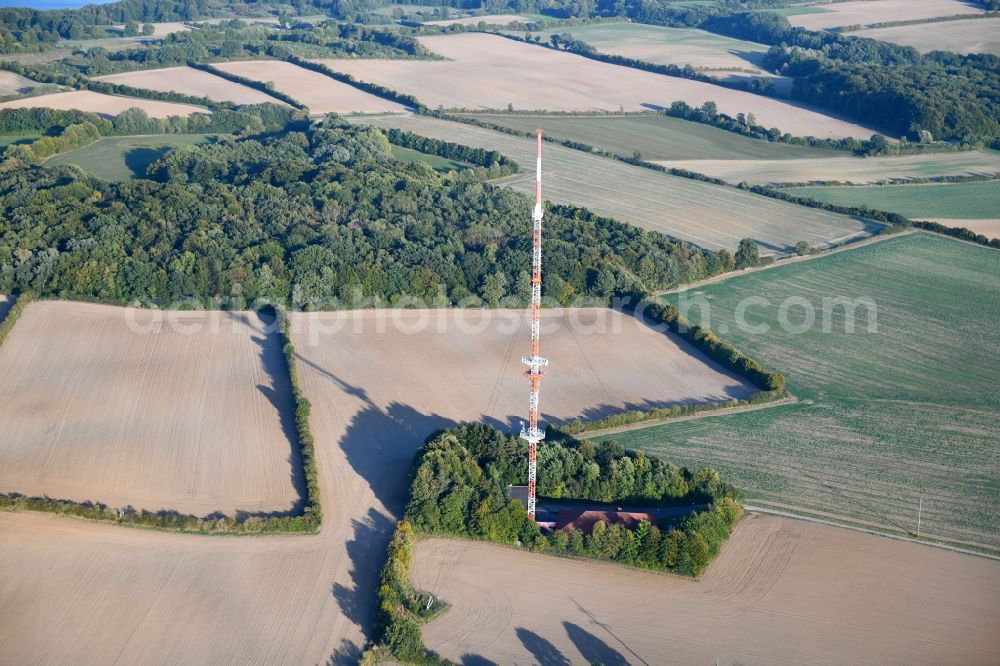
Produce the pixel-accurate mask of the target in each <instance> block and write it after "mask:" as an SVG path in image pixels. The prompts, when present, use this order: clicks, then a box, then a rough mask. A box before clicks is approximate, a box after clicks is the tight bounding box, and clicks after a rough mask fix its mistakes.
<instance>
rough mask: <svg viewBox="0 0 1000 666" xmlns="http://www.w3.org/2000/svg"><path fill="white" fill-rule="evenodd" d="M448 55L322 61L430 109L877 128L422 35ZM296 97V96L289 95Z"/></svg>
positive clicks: (658, 79)
mask: <svg viewBox="0 0 1000 666" xmlns="http://www.w3.org/2000/svg"><path fill="white" fill-rule="evenodd" d="M420 42H421V43H422V44H423V45H424V46H425V47H427V48H428V49H429V50H430V51H432V52H434V53H437V54H440V55H442V56H444V57H445V58H447V60H443V61H436V60H323V61H322V62H323V63H324V64H325V65H327V66H328V67H330V68H332V69H334V70H336V71H339V72H344V73H347V74H353V75H354V76H355V78H357V79H360V80H362V81H368V82H371V83H378V84H381V85H384V86H387V87H389V88H392V89H394V90H398V91H400V92H404V93H409V94H411V95H414V96H415V97H416V98H417V99H418V100H420V101H421V102H423V103H424V104H426V105H427V106H429V107H431V108H436V107H438V106H444V107H445V108H447V109H458V110H463V109H464V110H479V109H484V110H502V109H506V108H508V104H510V105H512V106H513V107H514V108H515V109H517V110H518V111H534V110H547V111H619V110H625V111H644V110H649V109H656V108H666V107H669V106H670V105H671V104H672V103H673V102H675V101H678V100H683V101H685V102H687V103H688V104H690V105H692V106H701V105H702V104H704V103H705V102H708V101H712V102H715V103H716V104H717V106H718V109H719V111H720V112H722V113H726V114H729V115H731V116H736V114H737V113H753V114H754V115H755V116H756V117H757V121H758V122H759V123H760V124H761V125H765V126H767V127H777V128H779V129H780V130H781V131H782V132H789V133H791V134H794V135H796V136H810V135H811V136H817V137H833V138H843V137H857V138H863V139H867V138H869V137H871V135H872V134H874V133H875V131H874V130H873V129H871V128H867V127H863V126H861V125H857V124H855V123H851V122H847V121H845V120H839V119H837V118H833V117H831V116H829V115H826V114H824V113H821V112H819V111H813V110H810V109H808V108H806V107H803V106H800V105H797V104H793V103H790V102H786V101H782V100H777V99H773V98H771V97H764V96H762V95H754V94H752V93H748V92H744V91H742V90H733V89H731V88H724V87H721V86H717V85H713V84H711V83H704V82H702V81H693V80H691V79H683V78H679V77H674V76H664V75H662V74H653V73H651V72H646V71H642V70H638V69H634V68H632V67H623V66H619V65H611V64H608V63H604V62H598V61H596V60H592V59H590V58H585V57H583V56H579V55H576V54H573V53H568V52H566V51H556V50H553V49H550V48H546V47H543V46H538V45H534V44H525V43H523V42H518V41H514V40H512V39H508V38H506V37H501V36H499V35H488V34H483V33H463V34H454V35H437V36H433V37H421V38H420ZM293 96H294V94H293Z"/></svg>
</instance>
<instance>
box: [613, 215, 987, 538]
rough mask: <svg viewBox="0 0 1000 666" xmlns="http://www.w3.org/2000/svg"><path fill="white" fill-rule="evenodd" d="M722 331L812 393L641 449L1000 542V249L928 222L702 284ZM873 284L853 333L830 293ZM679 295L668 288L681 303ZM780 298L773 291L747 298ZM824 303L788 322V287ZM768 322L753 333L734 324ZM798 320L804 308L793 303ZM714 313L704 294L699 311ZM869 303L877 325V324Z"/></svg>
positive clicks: (751, 486) (675, 431)
mask: <svg viewBox="0 0 1000 666" xmlns="http://www.w3.org/2000/svg"><path fill="white" fill-rule="evenodd" d="M696 296H700V297H703V298H704V300H705V302H707V303H709V304H710V317H709V323H710V324H711V326H712V328H713V329H715V330H716V331H717V332H718V333H719V334H720V336H721V337H723V338H725V339H727V340H730V341H732V342H733V343H734V344H735V345H736V346H738V347H739V348H741V349H743V350H744V351H746V352H748V353H750V354H752V355H753V356H755V357H757V358H759V359H760V360H761V361H763V362H764V363H765V364H766V365H767V366H768V367H769V368H773V369H775V370H778V371H780V372H783V373H785V375H786V377H787V378H788V383H789V389H790V390H791V391H792V392H793V393H794V394H795V395H796V396H797V397H798V398H799V399H800V400H801V401H800V402H799V403H797V404H792V405H784V406H779V407H774V408H770V409H764V410H760V411H755V412H747V413H744V414H734V415H728V416H718V417H706V418H702V419H696V420H691V421H684V422H679V423H675V424H667V425H660V426H654V427H650V428H645V429H641V430H635V431H631V432H627V433H622V434H620V435H617V436H615V438H616V439H617V440H618V441H620V442H621V443H623V444H624V445H625V446H627V447H630V448H637V449H643V450H646V451H649V452H651V453H656V454H658V455H663V456H664V457H665V458H667V459H668V460H672V461H675V462H678V463H680V464H684V465H688V466H703V465H710V466H713V467H717V468H718V469H719V471H720V472H721V473H722V474H723V475H724V476H725V478H728V479H730V480H731V481H732V482H733V483H735V484H737V485H738V486H740V487H741V488H743V489H744V490H745V491H746V493H747V496H748V497H749V498H750V499H751V500H756V501H759V502H763V503H767V502H769V503H772V504H774V505H784V506H791V507H795V508H799V509H802V510H806V511H809V512H823V513H829V514H833V515H835V516H840V517H844V518H847V519H849V520H852V521H864V522H869V523H872V524H875V525H878V526H880V527H882V528H884V529H888V530H894V531H901V532H914V531H915V530H916V523H917V508H918V502H919V501H920V498H921V497H922V498H923V522H922V532H923V534H925V535H932V536H936V537H940V538H945V539H949V540H955V541H963V542H968V543H978V544H983V545H985V546H987V547H989V548H992V549H994V550H998V549H1000V447H998V446H997V442H1000V364H998V363H997V360H996V358H995V355H996V354H997V352H998V350H1000V252H998V251H996V250H991V249H988V248H983V247H978V246H973V245H970V244H966V243H961V242H959V241H955V240H951V239H947V238H943V237H940V236H935V235H931V234H926V233H917V234H912V235H907V236H904V237H898V238H891V239H888V240H885V241H881V242H877V243H872V244H869V245H866V246H864V247H860V248H857V249H853V250H847V251H843V252H840V253H836V254H831V255H826V256H822V257H819V258H816V259H812V260H809V261H804V262H798V263H794V264H790V265H786V266H782V267H778V268H774V269H769V270H764V271H759V272H755V273H750V274H747V275H741V276H736V277H733V278H731V279H728V280H725V281H722V282H718V283H715V284H711V285H706V286H704V287H701V288H698V289H696V290H693V291H692V292H691V293H689V294H688V295H687V298H688V299H691V298H694V297H696ZM841 296H844V297H847V298H849V299H858V298H867V299H870V300H871V301H873V302H874V303H875V306H876V312H877V314H874V315H872V314H869V313H868V312H867V310H866V309H865V308H863V307H862V308H859V309H858V311H857V314H858V315H859V316H858V317H857V318H856V329H855V332H854V333H847V332H845V321H844V320H845V317H844V312H843V308H839V309H837V310H836V311H835V313H834V314H833V316H831V317H830V324H831V325H830V327H829V328H828V332H823V316H822V314H821V312H822V299H823V298H837V297H841ZM679 297H680V296H679V295H678V294H672V295H671V296H669V297H668V298H669V300H670V301H672V302H675V303H676V302H677V301H678V299H679ZM748 297H759V298H766V299H768V300H769V304H768V305H764V304H760V303H755V302H749V303H747V302H746V301H744V299H746V298H748ZM789 298H797V299H805V301H803V302H806V301H807V302H808V303H810V304H812V306H813V307H814V308H815V312H816V323H815V325H814V326H812V327H811V328H809V329H808V330H807V332H804V333H801V334H794V333H793V332H786V331H784V330H782V329H781V328H779V326H778V322H779V318H778V312H779V308H780V307H781V305H780V304H781V303H782V302H784V301H785V299H789ZM741 302H744V303H745V304H747V305H749V307H748V308H747V309H746V316H745V321H746V322H747V323H748V324H750V325H752V326H757V325H761V324H767V325H768V326H770V327H771V331H770V332H767V333H758V334H754V333H752V332H749V331H747V330H745V329H742V328H741V327H738V326H737V325H736V321H737V320H736V318H735V314H734V313H735V312H736V308H737V306H738V304H740V303H741ZM792 305H793V306H792V307H791V309H790V314H789V316H788V319H789V320H790V322H791V323H792V324H801V323H802V322H803V320H804V316H805V315H804V308H803V307H802V306H801V305H797V304H795V303H794V302H792ZM688 314H689V317H690V318H691V319H693V320H695V321H699V320H702V319H703V316H702V315H703V314H704V312H702V311H701V310H700V309H699V308H698V307H693V308H692V309H691V310H689V313H688ZM869 318H871V319H874V320H876V321H877V332H869V328H868V322H869Z"/></svg>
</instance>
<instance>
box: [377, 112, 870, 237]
mask: <svg viewBox="0 0 1000 666" xmlns="http://www.w3.org/2000/svg"><path fill="white" fill-rule="evenodd" d="M357 122H359V123H373V124H375V125H377V126H379V127H398V128H400V129H404V130H409V131H411V132H416V133H417V134H421V135H423V136H429V137H433V138H436V139H444V140H446V141H453V142H456V143H461V144H465V145H469V146H476V147H481V148H487V149H490V150H498V151H500V152H501V153H503V154H504V155H508V156H510V157H512V158H514V160H515V161H517V162H518V164H520V166H521V173H519V174H518V175H517V176H515V177H513V178H509V179H506V180H503V181H500V182H501V183H502V184H504V185H506V186H509V187H512V188H514V189H516V190H520V191H522V192H527V193H531V194H533V193H534V189H535V181H534V172H533V170H532V169H531V165H532V164H533V163H534V160H535V142H534V141H533V140H532V139H528V138H523V137H517V136H512V135H509V134H503V133H501V132H494V131H493V130H488V129H483V128H480V127H475V126H472V125H466V124H464V123H458V122H451V121H447V120H438V119H436V118H430V117H426V116H404V115H395V116H381V117H373V118H362V119H358V121H357ZM539 125H540V126H541V127H542V128H543V129H544V127H545V119H544V118H542V119H539ZM543 169H544V175H543V181H544V182H543V185H542V195H543V196H544V197H545V198H546V199H548V200H549V201H552V202H555V203H561V204H571V205H575V206H584V207H586V208H589V209H590V210H592V211H593V212H595V213H597V214H599V215H604V216H607V217H612V218H615V219H617V220H621V221H622V222H628V223H630V224H634V225H636V226H638V227H642V228H644V229H650V230H653V231H659V232H661V233H665V234H668V235H670V236H673V237H675V238H680V239H682V240H686V241H688V242H690V243H694V244H695V245H698V246H700V247H704V248H708V249H713V250H716V249H720V248H724V249H727V250H730V251H734V250H735V249H736V247H737V246H738V245H739V242H740V240H741V239H743V238H753V239H755V240H756V241H757V242H758V243H759V244H760V246H761V252H762V253H763V254H773V253H775V252H789V251H791V249H792V247H793V246H794V245H795V243H796V242H798V241H800V240H805V241H808V242H809V243H810V244H812V245H814V246H816V247H823V246H826V245H828V244H835V243H836V242H843V241H845V240H847V239H850V238H856V237H861V236H866V235H868V234H869V233H871V232H873V231H876V230H877V229H878V228H880V227H879V226H878V225H872V224H870V223H864V222H861V221H859V220H855V219H853V218H850V217H847V216H845V215H837V214H834V213H828V212H826V211H823V210H819V209H816V208H806V207H803V206H797V205H795V204H789V203H784V202H781V201H777V200H775V199H768V198H766V197H762V196H758V195H756V194H752V193H750V192H746V191H743V190H738V189H734V188H730V187H725V186H720V185H713V184H711V183H704V182H700V181H696V180H692V179H689V178H678V177H675V176H670V175H668V174H665V173H659V172H656V171H653V170H651V169H644V168H642V167H637V166H632V165H630V164H625V163H623V162H619V161H617V160H613V159H609V158H605V157H600V156H597V155H589V154H587V153H584V152H581V151H579V150H574V149H572V148H565V147H563V146H559V145H554V144H549V143H546V144H545V145H544V148H543Z"/></svg>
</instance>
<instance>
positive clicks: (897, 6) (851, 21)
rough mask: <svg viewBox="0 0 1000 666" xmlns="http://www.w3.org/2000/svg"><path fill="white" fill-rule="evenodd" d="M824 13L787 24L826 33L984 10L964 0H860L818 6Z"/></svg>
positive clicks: (791, 18)
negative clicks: (841, 28)
mask: <svg viewBox="0 0 1000 666" xmlns="http://www.w3.org/2000/svg"><path fill="white" fill-rule="evenodd" d="M816 8H818V9H822V10H824V11H821V12H815V13H808V14H805V13H804V14H796V15H794V16H789V17H788V21H789V23H791V24H792V25H793V26H796V27H798V28H806V29H808V30H826V29H828V28H838V27H841V26H852V25H872V24H875V23H884V22H887V21H900V20H906V21H915V20H919V19H928V18H939V17H943V16H957V15H959V14H981V13H983V8H982V7H976V6H975V5H974V4H973V3H971V2H965V1H964V0H918V1H917V2H914V0H860V1H855V2H833V3H830V4H827V5H816Z"/></svg>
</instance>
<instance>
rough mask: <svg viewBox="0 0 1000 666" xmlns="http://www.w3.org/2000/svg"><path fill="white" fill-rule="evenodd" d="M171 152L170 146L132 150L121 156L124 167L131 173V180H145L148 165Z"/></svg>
mask: <svg viewBox="0 0 1000 666" xmlns="http://www.w3.org/2000/svg"><path fill="white" fill-rule="evenodd" d="M171 150H173V147H171V146H161V147H155V148H154V147H152V146H144V147H140V148H132V149H131V150H129V151H126V153H125V154H124V155H123V158H124V160H125V166H126V167H127V168H128V170H129V171H131V172H132V177H133V178H145V177H146V170H147V169H149V165H150V164H152V163H153V162H155V161H156V160H158V159H160V158H161V157H163V156H164V155H166V154H167V153H169V152H170V151H171Z"/></svg>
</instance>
